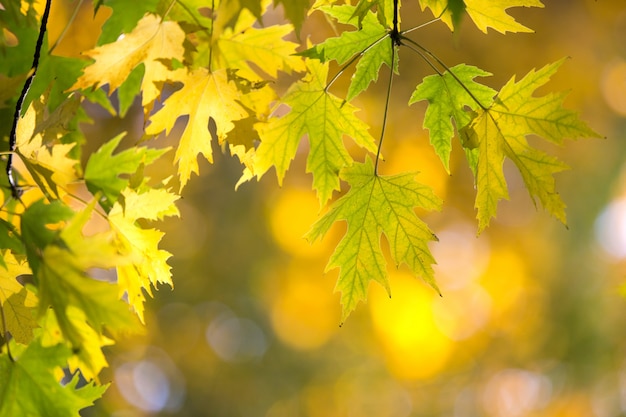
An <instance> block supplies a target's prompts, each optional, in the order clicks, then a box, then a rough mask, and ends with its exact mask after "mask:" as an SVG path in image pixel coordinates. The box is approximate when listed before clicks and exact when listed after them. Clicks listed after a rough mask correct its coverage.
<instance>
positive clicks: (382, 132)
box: [374, 38, 396, 176]
mask: <svg viewBox="0 0 626 417" xmlns="http://www.w3.org/2000/svg"><path fill="white" fill-rule="evenodd" d="M395 60H396V45H395V40H394V39H393V38H391V68H390V69H389V84H387V98H386V99H385V112H384V113H383V126H382V128H381V130H380V140H379V141H378V149H377V150H376V162H374V175H375V176H378V161H379V160H380V150H381V149H382V147H383V139H384V138H385V128H386V126H387V115H388V114H389V101H390V99H391V84H392V83H393V63H394V62H395Z"/></svg>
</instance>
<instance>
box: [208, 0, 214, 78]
mask: <svg viewBox="0 0 626 417" xmlns="http://www.w3.org/2000/svg"><path fill="white" fill-rule="evenodd" d="M214 26H215V0H211V28H210V30H209V73H210V72H211V64H212V61H213V27H214Z"/></svg>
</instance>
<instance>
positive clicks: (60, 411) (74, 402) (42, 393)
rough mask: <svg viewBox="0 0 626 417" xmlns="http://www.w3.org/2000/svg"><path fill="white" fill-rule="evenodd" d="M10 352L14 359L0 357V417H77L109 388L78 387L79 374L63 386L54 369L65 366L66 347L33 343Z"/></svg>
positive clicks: (67, 353) (67, 354)
mask: <svg viewBox="0 0 626 417" xmlns="http://www.w3.org/2000/svg"><path fill="white" fill-rule="evenodd" d="M11 353H12V354H13V356H14V360H12V359H11V358H9V356H8V355H7V354H2V355H0V380H1V381H2V384H0V417H15V416H48V417H79V416H80V415H79V411H80V410H81V409H83V408H85V407H89V406H91V405H93V402H94V401H95V400H96V399H98V398H100V397H101V396H102V394H103V393H104V391H106V389H107V387H108V385H104V386H98V385H96V384H95V383H89V384H87V385H85V386H83V387H82V388H77V384H78V382H79V379H80V376H79V375H78V374H75V375H74V377H73V378H72V380H71V381H70V382H69V383H67V384H65V385H62V384H61V381H60V380H59V379H58V378H57V377H56V376H55V370H56V369H58V368H61V367H64V366H66V364H67V360H68V358H69V357H70V356H71V350H70V349H69V348H68V347H67V346H64V345H61V344H59V345H56V346H51V347H43V346H42V345H41V343H40V342H39V341H38V340H35V341H33V342H32V343H30V344H29V345H28V346H27V347H25V346H22V345H17V344H14V343H12V346H11Z"/></svg>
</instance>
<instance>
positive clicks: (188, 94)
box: [146, 68, 248, 189]
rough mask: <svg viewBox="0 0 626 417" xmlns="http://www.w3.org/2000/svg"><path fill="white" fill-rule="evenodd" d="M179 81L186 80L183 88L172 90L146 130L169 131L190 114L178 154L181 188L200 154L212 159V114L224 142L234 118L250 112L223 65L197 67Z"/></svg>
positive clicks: (154, 133)
mask: <svg viewBox="0 0 626 417" xmlns="http://www.w3.org/2000/svg"><path fill="white" fill-rule="evenodd" d="M180 81H182V82H183V83H184V85H183V88H181V89H180V90H178V91H176V92H175V93H174V94H172V95H171V96H170V97H169V98H168V99H167V100H166V101H165V105H164V106H163V107H162V108H161V109H160V110H159V111H158V112H156V113H155V114H153V115H152V117H150V125H149V126H148V127H147V128H146V133H147V134H149V135H156V134H158V133H160V132H162V131H163V130H165V133H166V134H167V133H169V132H170V131H171V130H172V128H173V127H174V123H176V120H177V119H178V118H179V117H181V116H184V115H189V121H188V122H187V126H186V127H185V130H184V131H183V134H182V136H181V138H180V142H179V144H178V148H177V149H176V155H175V160H176V162H178V175H179V177H180V183H181V185H180V188H181V189H182V188H183V187H184V186H185V184H186V183H187V181H188V180H189V178H190V177H191V173H192V172H193V173H196V174H197V173H198V162H197V157H198V154H203V155H204V156H205V157H206V159H207V160H208V161H209V162H211V163H212V162H213V151H212V149H211V135H210V134H209V129H208V124H209V118H213V120H214V121H215V124H216V129H217V138H218V141H219V143H220V144H221V143H223V142H224V140H225V139H226V134H227V133H228V132H229V131H230V130H232V129H233V128H234V127H235V125H234V123H233V122H234V121H236V120H241V119H243V118H245V117H247V116H248V112H247V111H246V109H245V108H244V107H243V106H242V105H241V104H239V102H240V96H241V93H240V92H239V90H238V89H237V87H236V85H235V84H234V82H233V81H231V80H229V77H228V73H227V71H226V70H224V69H222V70H217V71H213V72H209V71H208V70H207V69H205V68H198V69H196V70H194V71H192V72H190V73H187V74H186V75H184V76H183V77H182V78H181V79H180Z"/></svg>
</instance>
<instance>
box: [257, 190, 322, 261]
mask: <svg viewBox="0 0 626 417" xmlns="http://www.w3.org/2000/svg"><path fill="white" fill-rule="evenodd" d="M318 213H319V201H318V200H317V198H316V197H315V194H313V193H312V192H311V191H310V190H309V191H306V190H302V189H296V188H291V189H285V190H283V191H282V192H281V193H280V194H279V195H278V197H277V199H276V201H274V203H273V204H272V207H271V211H270V219H269V220H270V228H271V231H272V236H273V237H274V240H275V241H276V243H277V244H278V245H279V246H280V248H281V249H283V250H284V251H285V252H287V253H290V254H292V255H295V256H297V257H304V258H312V257H316V256H318V255H320V253H322V251H323V250H324V246H323V245H322V244H320V243H319V242H317V243H316V244H315V245H311V244H310V243H309V242H307V241H306V239H304V237H303V236H304V234H305V233H306V232H307V231H308V230H309V229H310V228H311V225H312V224H313V223H314V222H315V220H316V219H317V217H318Z"/></svg>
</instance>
